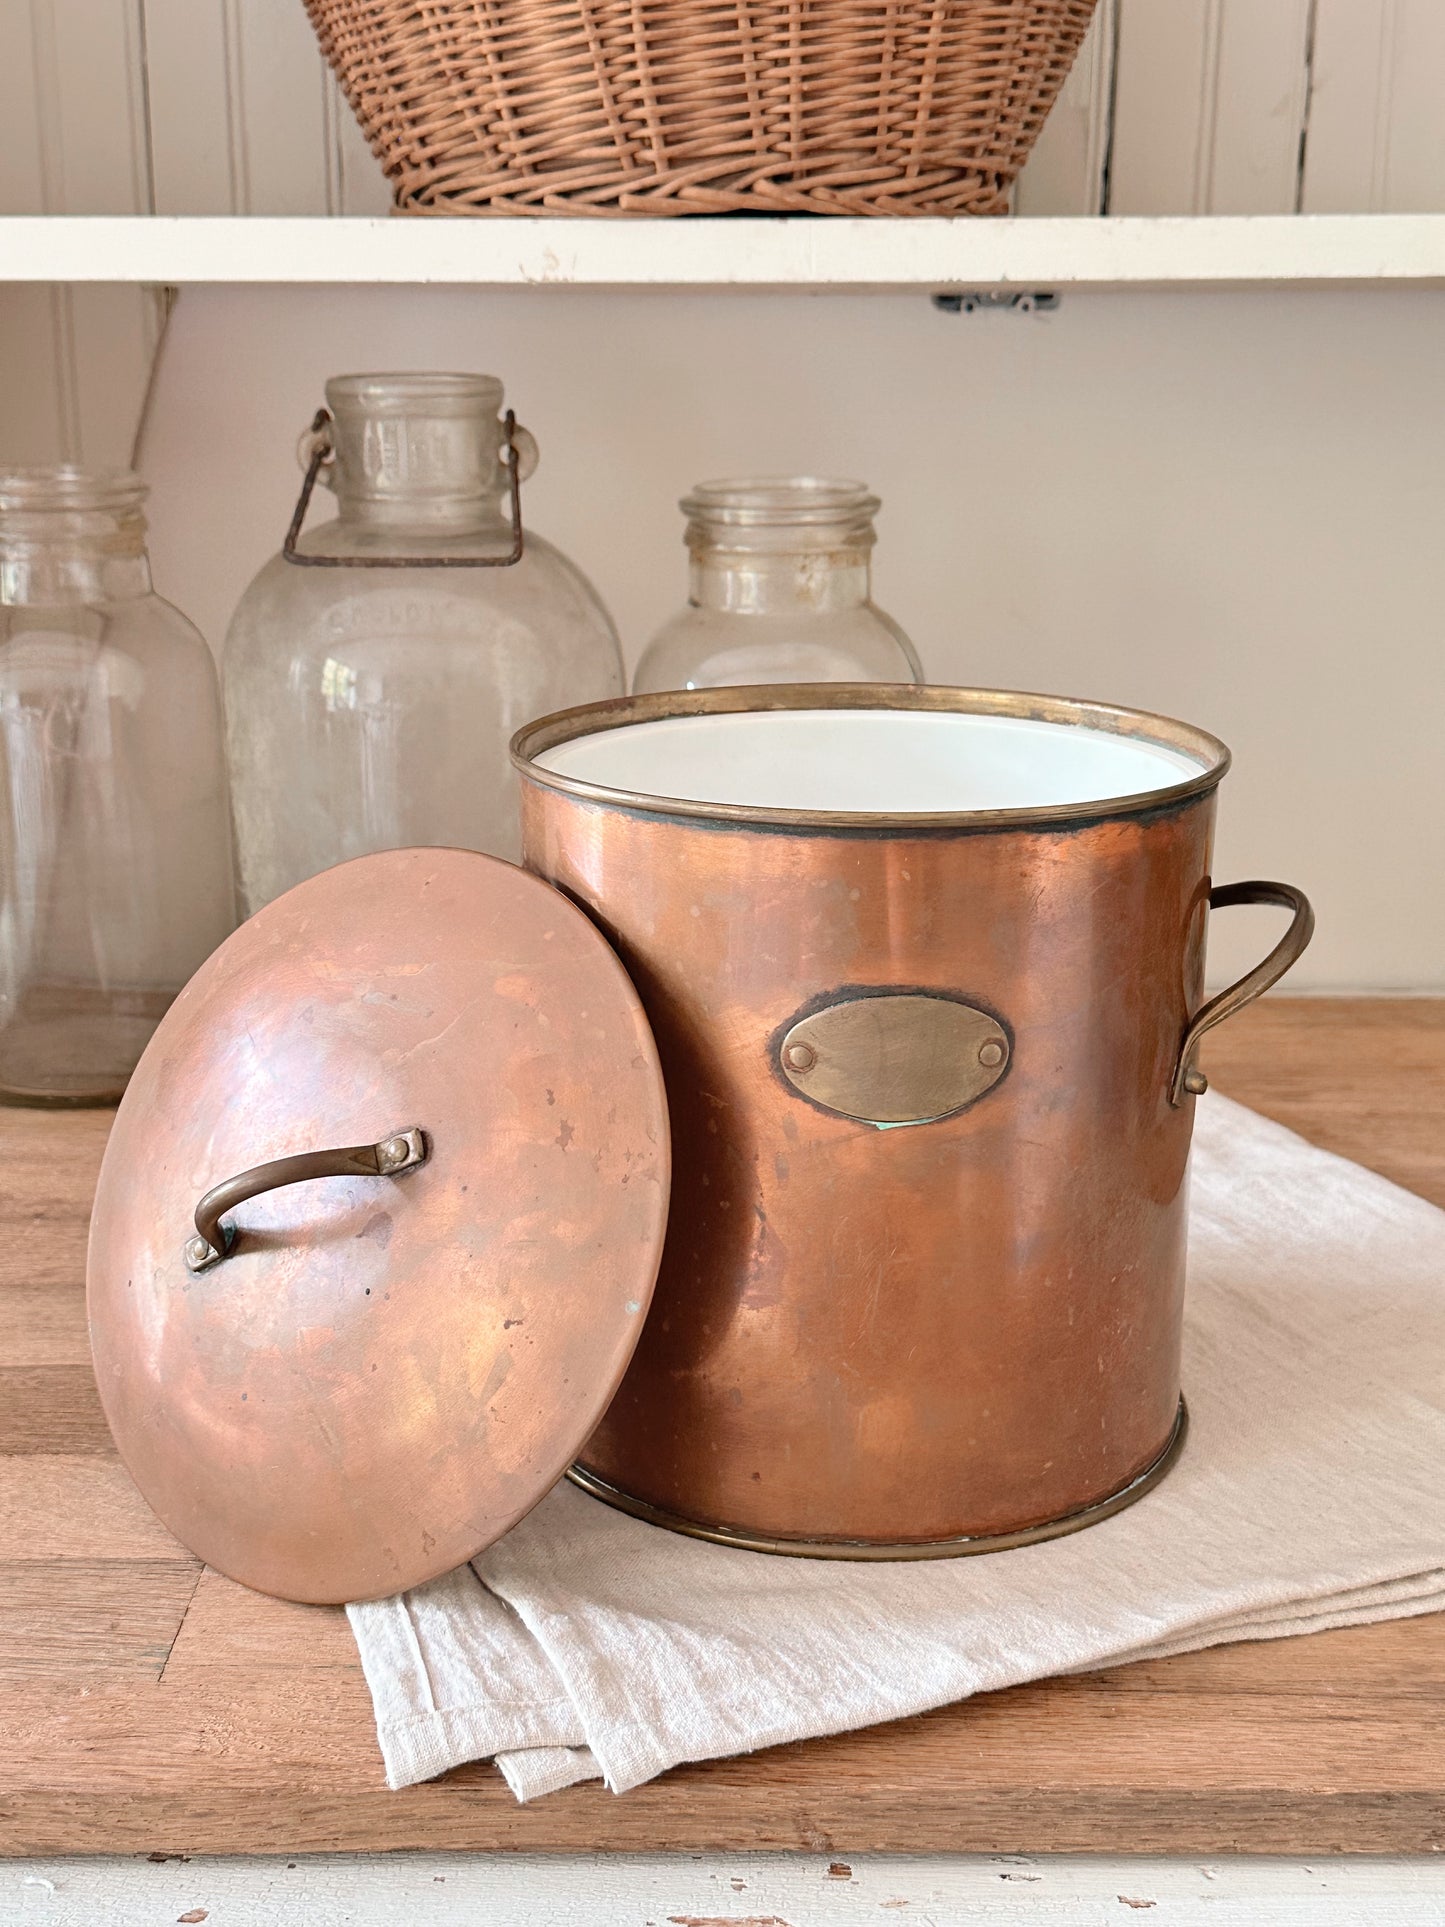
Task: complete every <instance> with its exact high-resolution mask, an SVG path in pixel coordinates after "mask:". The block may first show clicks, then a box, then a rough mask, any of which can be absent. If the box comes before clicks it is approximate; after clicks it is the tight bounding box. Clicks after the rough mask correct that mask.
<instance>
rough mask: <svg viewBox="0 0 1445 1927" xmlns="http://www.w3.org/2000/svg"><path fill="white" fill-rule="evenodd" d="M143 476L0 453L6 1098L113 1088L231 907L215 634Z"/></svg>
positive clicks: (2, 1083) (81, 1098)
mask: <svg viewBox="0 0 1445 1927" xmlns="http://www.w3.org/2000/svg"><path fill="white" fill-rule="evenodd" d="M146 492H147V491H146V488H145V485H144V484H143V483H142V482H141V480H140V479H139V477H138V476H135V475H131V474H128V473H126V472H124V471H122V470H110V471H96V472H87V471H85V470H82V469H77V468H54V469H27V470H16V471H10V472H8V473H6V472H3V471H0V1098H3V1099H4V1100H5V1101H7V1102H11V1103H31V1104H100V1103H113V1102H114V1101H115V1099H116V1098H118V1097H119V1096H120V1094H121V1092H122V1091H123V1090H124V1088H125V1084H126V1080H127V1078H128V1077H129V1076H130V1073H131V1071H132V1070H133V1069H134V1068H135V1064H136V1060H137V1058H138V1057H139V1056H140V1054H141V1052H142V1050H143V1049H144V1048H145V1045H146V1042H147V1040H148V1038H149V1037H150V1034H151V1032H152V1031H153V1030H154V1029H155V1026H156V1024H157V1023H158V1022H159V1020H160V1018H161V1016H162V1014H163V1013H164V1011H165V1010H166V1008H167V1006H168V1005H169V1004H170V1002H171V999H172V998H173V997H174V996H175V994H176V992H177V991H178V990H179V989H180V987H181V986H182V984H184V983H185V981H186V979H187V978H188V977H189V976H190V975H191V973H192V972H193V971H194V970H195V969H196V967H197V965H199V964H200V963H201V962H202V961H203V960H204V959H205V958H206V957H207V956H208V955H209V953H210V952H211V951H212V950H213V949H214V948H215V947H216V945H217V944H218V943H220V941H221V940H222V938H223V937H225V936H226V934H227V933H228V931H230V929H231V928H232V926H233V925H234V923H235V899H234V894H233V890H232V882H231V847H230V825H229V821H228V816H227V807H226V789H225V766H224V759H223V755H222V747H221V707H220V695H219V691H218V689H217V686H216V671H215V665H214V664H213V662H212V660H211V653H210V651H209V650H208V649H207V647H206V645H205V643H204V642H203V641H202V640H201V637H200V636H199V634H198V633H197V632H196V630H195V629H194V628H193V627H192V626H191V624H190V623H189V622H187V620H186V618H185V617H184V616H183V615H182V614H181V613H180V611H179V610H178V609H175V608H172V606H171V604H170V603H168V602H163V601H162V600H161V598H160V597H159V596H158V595H156V593H155V592H154V590H153V589H152V588H151V577H150V564H149V562H148V560H147V558H146V548H145V527H146V524H145V516H144V514H143V512H142V505H143V503H144V501H145V498H146Z"/></svg>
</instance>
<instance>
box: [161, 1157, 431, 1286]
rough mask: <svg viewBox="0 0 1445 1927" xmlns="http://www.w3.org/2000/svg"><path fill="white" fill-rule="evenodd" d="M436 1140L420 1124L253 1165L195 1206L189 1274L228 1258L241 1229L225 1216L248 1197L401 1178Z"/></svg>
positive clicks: (188, 1248) (422, 1160)
mask: <svg viewBox="0 0 1445 1927" xmlns="http://www.w3.org/2000/svg"><path fill="white" fill-rule="evenodd" d="M430 1152H431V1140H430V1139H429V1138H428V1137H427V1134H426V1132H425V1131H423V1130H422V1129H421V1128H420V1127H419V1126H415V1125H414V1126H413V1127H412V1129H411V1130H409V1131H395V1132H393V1133H392V1135H391V1136H390V1137H384V1138H382V1139H380V1141H379V1142H378V1143H376V1144H349V1145H347V1146H346V1147H345V1148H344V1149H342V1150H339V1151H301V1152H299V1153H298V1154H297V1155H296V1156H295V1157H290V1158H272V1159H271V1161H270V1163H269V1164H253V1165H252V1167H251V1169H250V1170H249V1171H242V1172H241V1173H240V1175H239V1176H238V1177H234V1178H227V1179H226V1182H225V1183H224V1184H218V1185H215V1186H213V1187H212V1189H211V1190H209V1191H208V1192H207V1193H206V1195H205V1197H203V1198H202V1199H201V1201H200V1203H199V1204H198V1205H197V1206H196V1233H197V1235H196V1236H195V1237H194V1238H192V1239H190V1240H189V1241H188V1242H187V1244H186V1253H185V1256H186V1269H187V1271H208V1270H209V1269H210V1267H211V1266H212V1265H218V1264H219V1263H220V1262H221V1260H222V1259H223V1258H224V1257H226V1256H227V1255H228V1254H229V1252H230V1250H231V1248H232V1246H233V1245H234V1244H235V1242H236V1227H235V1226H234V1225H233V1224H223V1223H222V1222H221V1220H222V1218H223V1217H224V1216H225V1214H226V1213H227V1212H228V1211H234V1210H235V1208H236V1206H237V1205H238V1204H244V1203H245V1202H246V1200H247V1198H254V1197H257V1196H259V1195H260V1193H261V1192H262V1191H277V1190H279V1189H280V1188H281V1186H282V1185H283V1184H305V1183H306V1181H307V1180H308V1179H309V1178H399V1177H400V1176H401V1175H402V1173H403V1172H404V1171H414V1170H415V1169H416V1167H417V1166H418V1165H419V1164H425V1163H426V1161H427V1158H428V1156H429V1155H430Z"/></svg>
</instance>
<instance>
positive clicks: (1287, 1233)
mask: <svg viewBox="0 0 1445 1927" xmlns="http://www.w3.org/2000/svg"><path fill="white" fill-rule="evenodd" d="M1190 1240H1191V1242H1190V1254H1189V1287H1188V1296H1187V1301H1186V1302H1187V1313H1186V1331H1185V1346H1184V1389H1185V1395H1186V1397H1187V1399H1188V1401H1189V1408H1190V1433H1189V1438H1188V1442H1187V1443H1186V1445H1185V1448H1184V1452H1183V1455H1182V1456H1181V1458H1180V1459H1179V1461H1178V1462H1177V1464H1176V1465H1175V1466H1174V1468H1173V1470H1172V1471H1171V1472H1170V1473H1169V1474H1168V1476H1167V1477H1166V1478H1165V1479H1164V1480H1163V1482H1162V1483H1161V1484H1160V1485H1159V1486H1158V1487H1157V1488H1156V1489H1155V1490H1154V1491H1153V1492H1151V1493H1149V1494H1148V1495H1146V1496H1145V1497H1144V1498H1143V1499H1142V1500H1140V1501H1139V1502H1138V1503H1137V1504H1136V1505H1134V1506H1132V1507H1130V1508H1129V1509H1128V1510H1127V1511H1124V1512H1121V1513H1119V1514H1118V1515H1116V1516H1115V1517H1114V1518H1112V1519H1108V1520H1105V1521H1103V1522H1102V1523H1101V1524H1099V1525H1096V1526H1092V1527H1090V1528H1089V1529H1088V1530H1087V1531H1084V1532H1080V1533H1076V1534H1075V1535H1073V1536H1072V1537H1069V1538H1065V1539H1058V1540H1054V1541H1052V1542H1050V1543H1047V1544H1043V1545H1036V1546H1028V1547H1022V1548H1020V1549H1019V1550H1017V1551H1013V1552H1000V1553H992V1554H989V1555H987V1556H983V1557H975V1558H965V1559H952V1560H940V1561H924V1562H921V1563H911V1564H885V1565H863V1564H852V1563H843V1562H834V1561H817V1560H807V1559H787V1558H777V1557H770V1556H767V1555H765V1554H760V1553H748V1552H736V1551H732V1550H729V1549H726V1548H723V1547H719V1546H712V1545H707V1544H705V1543H703V1542H701V1541H698V1540H694V1539H688V1538H684V1537H680V1536H678V1535H677V1534H674V1533H670V1532H665V1531H662V1530H660V1529H658V1528H657V1527H654V1526H648V1525H644V1524H641V1523H640V1522H639V1521H637V1520H635V1519H630V1518H628V1517H626V1516H625V1515H623V1514H622V1513H619V1512H615V1511H613V1510H612V1509H611V1508H609V1507H607V1506H604V1505H602V1504H601V1503H599V1502H598V1501H596V1500H594V1499H590V1498H588V1497H586V1496H585V1495H584V1494H583V1493H581V1492H579V1491H578V1490H577V1489H576V1488H575V1487H572V1486H569V1485H565V1484H564V1485H561V1486H558V1487H557V1489H556V1490H555V1491H554V1492H552V1493H551V1494H550V1495H549V1496H548V1497H547V1498H546V1499H545V1500H544V1501H543V1502H542V1504H541V1505H539V1506H538V1507H537V1508H536V1510H535V1511H534V1512H533V1513H532V1514H531V1515H530V1516H529V1517H528V1518H526V1519H524V1520H523V1521H522V1523H521V1524H520V1525H519V1526H517V1527H515V1528H514V1529H513V1530H512V1531H511V1532H510V1533H508V1534H507V1536H506V1538H505V1539H504V1540H502V1541H501V1542H500V1543H499V1544H497V1545H495V1546H493V1547H492V1548H491V1550H490V1551H488V1552H486V1553H484V1554H483V1555H482V1556H481V1557H480V1558H479V1559H477V1560H476V1561H475V1562H474V1563H473V1565H472V1566H464V1567H462V1568H460V1569H459V1570H458V1571H456V1572H453V1573H450V1574H448V1575H447V1576H446V1577H445V1578H443V1579H439V1580H436V1581H433V1582H432V1583H431V1584H430V1585H427V1586H422V1587H419V1588H417V1589H416V1590H414V1591H412V1592H409V1593H405V1594H402V1595H400V1596H398V1597H396V1598H393V1599H386V1600H381V1601H376V1602H372V1603H370V1604H366V1605H354V1606H349V1607H348V1608H347V1611H348V1613H349V1615H350V1618H351V1624H352V1628H353V1630H354V1632H355V1635H356V1642H357V1645H358V1647H359V1649H360V1653H361V1660H362V1665H363V1667H364V1669H365V1672H366V1678H367V1681H368V1683H369V1685H370V1687H371V1693H372V1699H373V1704H374V1707H375V1712H376V1724H377V1733H378V1736H379V1738H380V1742H381V1751H382V1755H383V1758H384V1761H385V1765H386V1774H387V1779H388V1782H389V1783H390V1784H391V1785H392V1786H406V1785H410V1784H411V1783H412V1782H413V1781H416V1780H423V1779H428V1778H430V1777H431V1776H432V1775H433V1774H436V1773H440V1772H442V1771H444V1770H445V1769H446V1768H447V1767H449V1766H454V1765H456V1764H457V1763H458V1762H459V1761H462V1760H471V1759H483V1758H489V1757H495V1758H496V1761H497V1764H498V1765H499V1766H500V1768H501V1770H502V1772H503V1773H504V1774H505V1775H506V1777H507V1780H508V1782H509V1784H510V1785H511V1787H512V1789H513V1791H514V1792H515V1793H516V1794H517V1796H518V1798H519V1799H529V1798H532V1797H534V1796H535V1795H537V1794H540V1793H546V1792H550V1791H552V1790H554V1789H555V1788H557V1787H561V1786H566V1785H568V1784H570V1783H571V1782H573V1781H575V1780H582V1779H590V1778H595V1777H597V1776H599V1775H600V1776H601V1777H603V1778H604V1779H605V1780H606V1781H607V1783H608V1785H609V1786H611V1787H612V1788H613V1789H614V1790H615V1791H617V1792H622V1791H623V1790H625V1789H626V1788H628V1787H632V1786H636V1785H638V1784H639V1783H640V1782H641V1781H644V1780H647V1779H650V1778H651V1777H652V1776H653V1775H654V1774H657V1773H661V1772H663V1771H665V1769H666V1768H668V1767H670V1766H674V1765H676V1764H677V1763H678V1762H680V1761H683V1760H699V1759H708V1758H713V1757H716V1756H718V1755H722V1754H730V1753H742V1752H747V1751H750V1750H752V1749H754V1748H756V1747H763V1746H771V1745H773V1744H775V1743H776V1742H779V1741H783V1740H796V1739H802V1738H806V1737H809V1736H811V1735H814V1734H819V1733H833V1732H839V1731H842V1730H844V1729H846V1728H850V1727H857V1726H866V1725H870V1724H872V1723H873V1722H874V1721H878V1720H890V1719H896V1718H899V1717H901V1716H903V1715H906V1714H910V1713H918V1712H922V1711H923V1710H925V1709H926V1708H928V1707H933V1706H940V1705H943V1704H945V1703H947V1702H949V1701H951V1700H959V1699H964V1698H966V1697H967V1696H968V1695H969V1694H971V1693H980V1692H986V1691H988V1690H990V1689H992V1688H996V1687H1002V1686H1012V1685H1016V1684H1018V1683H1019V1682H1021V1681H1024V1680H1031V1679H1038V1678H1041V1677H1043V1676H1045V1675H1047V1674H1053V1673H1063V1672H1073V1671H1080V1670H1084V1669H1088V1668H1093V1667H1099V1666H1108V1665H1117V1664H1120V1663H1122V1662H1124V1661H1126V1660H1131V1659H1140V1658H1145V1657H1157V1656H1162V1655H1164V1654H1167V1653H1175V1652H1183V1651H1186V1650H1188V1649H1190V1648H1194V1647H1200V1646H1209V1645H1214V1644H1216V1643H1219V1642H1221V1641H1225V1640H1232V1639H1277V1638H1280V1637H1282V1636H1284V1635H1286V1634H1289V1633H1300V1632H1311V1631H1314V1630H1316V1629H1317V1628H1322V1627H1327V1626H1341V1625H1350V1624H1355V1623H1357V1622H1359V1621H1363V1620H1374V1619H1390V1618H1396V1617H1402V1616H1404V1615H1406V1614H1411V1613H1423V1612H1431V1611H1434V1610H1436V1609H1437V1608H1439V1607H1441V1606H1445V1212H1442V1211H1439V1210H1437V1209H1436V1208H1435V1207H1434V1206H1433V1205H1430V1204H1427V1203H1425V1202H1424V1201H1423V1200H1422V1199H1420V1198H1417V1197H1414V1196H1412V1195H1411V1194H1410V1193H1409V1192H1406V1191H1402V1190H1400V1189H1399V1188H1398V1187H1396V1186H1395V1185H1392V1184H1390V1183H1388V1182H1387V1181H1386V1180H1385V1179H1383V1178H1380V1177H1377V1176H1375V1175H1374V1174H1373V1173H1372V1172H1369V1171H1365V1170H1363V1169H1361V1168H1360V1167H1359V1166H1358V1165H1354V1164H1349V1163H1347V1162H1345V1161H1344V1160H1343V1159H1341V1158H1337V1157H1332V1156H1331V1155H1329V1154H1328V1153H1327V1152H1324V1151H1320V1150H1318V1149H1316V1148H1315V1147H1313V1146H1312V1145H1309V1144H1307V1143H1306V1142H1305V1141H1304V1140H1303V1139H1302V1138H1299V1137H1296V1136H1295V1135H1294V1134H1293V1133H1292V1132H1290V1131H1287V1130H1285V1129H1283V1127H1281V1126H1280V1125H1277V1124H1274V1123H1271V1122H1269V1121H1268V1120H1266V1119H1264V1118H1261V1117H1258V1116H1256V1115H1255V1114H1254V1113H1252V1112H1250V1111H1247V1110H1244V1109H1243V1108H1242V1107H1241V1106H1239V1105H1237V1104H1233V1103H1231V1102H1229V1100H1227V1099H1225V1098H1221V1097H1218V1096H1210V1097H1208V1098H1207V1099H1205V1100H1204V1101H1202V1102H1201V1103H1200V1105H1199V1108H1198V1112H1197V1116H1196V1135H1195V1151H1194V1168H1193V1190H1192V1207H1191V1217H1190Z"/></svg>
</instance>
